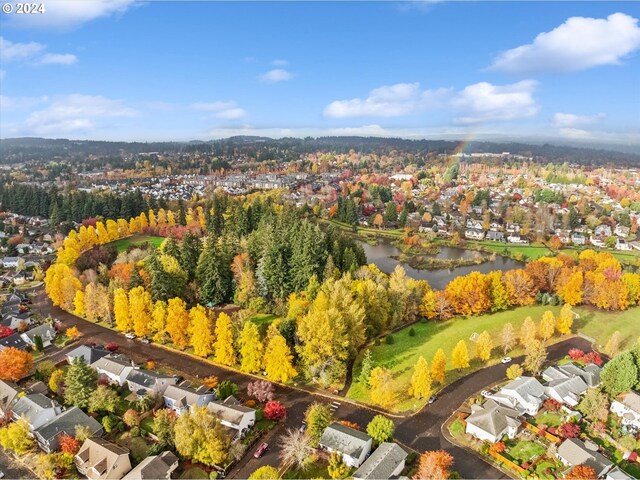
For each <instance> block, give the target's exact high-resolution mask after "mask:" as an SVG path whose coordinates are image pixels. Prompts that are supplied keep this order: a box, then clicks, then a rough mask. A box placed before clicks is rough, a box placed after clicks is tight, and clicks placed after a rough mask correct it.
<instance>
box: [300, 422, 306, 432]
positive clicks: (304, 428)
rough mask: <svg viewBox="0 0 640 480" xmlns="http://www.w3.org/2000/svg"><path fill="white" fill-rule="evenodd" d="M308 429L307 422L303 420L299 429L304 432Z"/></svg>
mask: <svg viewBox="0 0 640 480" xmlns="http://www.w3.org/2000/svg"><path fill="white" fill-rule="evenodd" d="M306 429H307V422H305V421H304V420H303V421H302V423H301V424H300V428H299V429H298V430H300V432H302V433H304V432H305V430H306Z"/></svg>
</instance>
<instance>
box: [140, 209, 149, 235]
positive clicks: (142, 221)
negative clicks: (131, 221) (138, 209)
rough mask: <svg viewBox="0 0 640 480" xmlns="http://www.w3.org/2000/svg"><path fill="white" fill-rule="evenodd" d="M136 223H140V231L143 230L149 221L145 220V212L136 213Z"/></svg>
mask: <svg viewBox="0 0 640 480" xmlns="http://www.w3.org/2000/svg"><path fill="white" fill-rule="evenodd" d="M138 223H139V225H140V231H141V232H142V231H144V229H145V228H147V227H148V226H149V221H148V220H147V214H146V213H144V212H142V213H141V214H140V215H138Z"/></svg>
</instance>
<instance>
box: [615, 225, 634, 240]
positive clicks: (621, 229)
mask: <svg viewBox="0 0 640 480" xmlns="http://www.w3.org/2000/svg"><path fill="white" fill-rule="evenodd" d="M629 232H631V229H630V228H629V227H625V226H624V225H616V228H615V230H614V231H613V234H614V235H617V236H619V237H624V238H627V237H628V236H629Z"/></svg>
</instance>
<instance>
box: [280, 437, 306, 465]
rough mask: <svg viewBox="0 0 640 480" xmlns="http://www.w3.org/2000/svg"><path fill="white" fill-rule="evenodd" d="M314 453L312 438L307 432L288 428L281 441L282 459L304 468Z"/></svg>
mask: <svg viewBox="0 0 640 480" xmlns="http://www.w3.org/2000/svg"><path fill="white" fill-rule="evenodd" d="M312 453H313V448H312V447H311V439H310V438H309V436H308V435H307V434H306V433H305V432H301V431H300V430H295V429H291V428H290V429H288V430H287V433H286V435H284V436H283V437H282V440H281V442H280V460H282V461H283V462H284V463H292V464H293V465H294V466H295V467H297V468H304V466H305V464H306V463H307V461H308V459H309V457H310V456H311V454H312Z"/></svg>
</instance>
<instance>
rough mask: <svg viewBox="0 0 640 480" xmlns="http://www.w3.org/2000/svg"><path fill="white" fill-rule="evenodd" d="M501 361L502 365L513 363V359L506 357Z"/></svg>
mask: <svg viewBox="0 0 640 480" xmlns="http://www.w3.org/2000/svg"><path fill="white" fill-rule="evenodd" d="M501 361H502V363H511V357H504V358H503V359H502V360H501Z"/></svg>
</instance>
